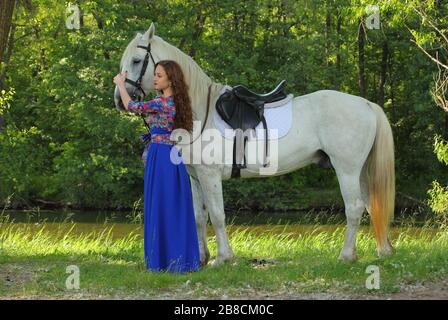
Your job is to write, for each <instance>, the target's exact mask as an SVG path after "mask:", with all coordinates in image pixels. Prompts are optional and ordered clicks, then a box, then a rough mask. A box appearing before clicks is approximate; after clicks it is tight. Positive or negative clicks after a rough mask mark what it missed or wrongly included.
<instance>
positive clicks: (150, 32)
mask: <svg viewBox="0 0 448 320" xmlns="http://www.w3.org/2000/svg"><path fill="white" fill-rule="evenodd" d="M155 30H156V27H155V25H154V22H151V25H150V26H149V29H148V30H147V31H146V32H145V34H144V35H143V39H145V40H146V41H149V40H151V39H152V37H153V36H154V34H155Z"/></svg>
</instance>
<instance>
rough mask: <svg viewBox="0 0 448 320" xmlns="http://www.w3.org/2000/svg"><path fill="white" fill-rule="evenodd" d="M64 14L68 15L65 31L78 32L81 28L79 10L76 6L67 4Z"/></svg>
mask: <svg viewBox="0 0 448 320" xmlns="http://www.w3.org/2000/svg"><path fill="white" fill-rule="evenodd" d="M65 13H66V14H67V15H68V17H67V19H66V20H65V26H66V27H67V29H70V30H73V29H76V30H79V28H80V27H81V18H80V10H79V7H78V6H77V5H74V4H71V3H69V4H68V6H67V8H65Z"/></svg>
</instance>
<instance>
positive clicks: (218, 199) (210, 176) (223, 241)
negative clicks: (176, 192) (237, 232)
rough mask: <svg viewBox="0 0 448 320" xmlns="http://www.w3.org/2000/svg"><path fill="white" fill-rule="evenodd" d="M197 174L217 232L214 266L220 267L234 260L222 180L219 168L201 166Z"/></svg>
mask: <svg viewBox="0 0 448 320" xmlns="http://www.w3.org/2000/svg"><path fill="white" fill-rule="evenodd" d="M196 173H197V176H198V179H199V182H200V184H201V188H202V190H203V191H204V192H203V195H204V203H205V206H206V210H207V211H208V213H209V216H210V220H211V222H212V225H213V229H214V230H215V234H216V240H217V247H218V252H217V256H216V259H215V261H214V262H213V266H218V265H220V264H222V263H224V262H226V261H229V260H231V259H232V258H233V252H232V249H231V248H230V245H229V240H228V237H227V231H226V222H225V213H224V200H223V195H222V180H221V175H220V171H219V169H218V168H211V167H207V166H199V167H197V169H196Z"/></svg>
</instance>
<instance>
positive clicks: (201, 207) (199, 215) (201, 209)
mask: <svg viewBox="0 0 448 320" xmlns="http://www.w3.org/2000/svg"><path fill="white" fill-rule="evenodd" d="M190 181H191V192H192V195H193V204H194V215H195V220H196V230H197V233H198V243H199V254H200V257H201V265H202V266H205V265H207V263H208V260H209V259H210V252H209V250H208V246H207V219H208V215H207V211H206V210H205V204H204V194H203V191H202V188H201V185H200V184H199V181H198V180H197V178H196V177H193V176H190Z"/></svg>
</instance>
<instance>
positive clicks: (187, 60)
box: [120, 32, 213, 105]
mask: <svg viewBox="0 0 448 320" xmlns="http://www.w3.org/2000/svg"><path fill="white" fill-rule="evenodd" d="M142 37H143V34H142V33H140V32H138V33H137V35H136V36H135V37H134V39H132V41H131V42H130V43H129V45H128V46H127V47H126V49H125V51H124V54H123V57H122V58H121V62H120V70H121V66H122V65H123V64H124V63H125V62H127V61H125V59H130V58H131V57H132V56H133V54H134V50H135V48H137V45H138V44H139V42H140V41H141V38H142ZM144 45H147V43H145V44H144ZM151 48H152V49H153V50H155V51H157V52H163V54H164V56H163V57H154V58H155V60H156V62H157V61H158V60H162V59H163V60H174V61H176V62H177V63H179V65H180V67H181V68H182V71H183V73H184V76H185V81H186V82H187V84H188V86H189V95H190V98H191V103H192V105H197V104H198V103H201V102H202V103H204V102H203V101H201V100H203V99H204V96H207V89H208V85H209V84H211V83H212V82H213V81H212V80H211V79H210V77H209V76H208V75H207V74H206V73H205V72H204V71H203V70H202V69H201V67H200V66H199V65H198V64H197V63H196V61H194V60H193V59H192V58H191V57H190V56H189V55H187V54H185V53H184V52H182V51H181V50H179V49H178V48H176V47H175V46H173V45H171V44H169V43H168V42H166V41H165V40H163V39H162V38H161V37H159V36H157V35H154V36H153V38H152V40H151ZM157 58H159V59H157ZM204 92H205V94H204Z"/></svg>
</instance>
